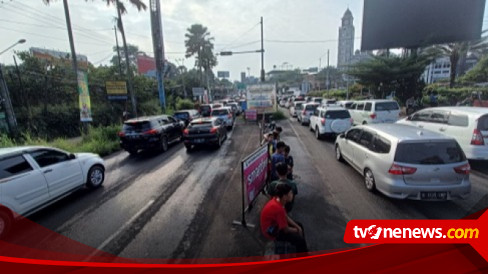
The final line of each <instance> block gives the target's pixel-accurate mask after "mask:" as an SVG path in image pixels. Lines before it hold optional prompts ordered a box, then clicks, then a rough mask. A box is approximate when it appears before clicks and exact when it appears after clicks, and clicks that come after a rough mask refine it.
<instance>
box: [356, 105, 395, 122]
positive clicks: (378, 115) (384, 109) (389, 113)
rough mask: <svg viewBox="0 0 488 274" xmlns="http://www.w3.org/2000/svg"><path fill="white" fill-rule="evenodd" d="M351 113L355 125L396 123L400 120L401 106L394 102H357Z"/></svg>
mask: <svg viewBox="0 0 488 274" xmlns="http://www.w3.org/2000/svg"><path fill="white" fill-rule="evenodd" d="M349 112H350V113H351V117H352V119H353V120H354V124H355V125H366V124H381V123H395V122H396V121H398V119H399V118H400V106H399V105H398V103H397V102H396V101H393V100H365V101H357V102H354V104H352V106H351V108H350V109H349Z"/></svg>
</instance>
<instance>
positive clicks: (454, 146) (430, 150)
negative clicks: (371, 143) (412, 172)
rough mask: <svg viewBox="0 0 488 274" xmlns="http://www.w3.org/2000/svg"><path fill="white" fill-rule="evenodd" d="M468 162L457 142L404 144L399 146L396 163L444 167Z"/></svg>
mask: <svg viewBox="0 0 488 274" xmlns="http://www.w3.org/2000/svg"><path fill="white" fill-rule="evenodd" d="M465 160H466V157H465V156H464V153H463V151H462V149H461V147H460V146H459V145H458V143H457V142H456V141H454V140H453V141H425V142H404V143H400V144H398V147H397V151H396V155H395V162H399V163H406V164H416V165H442V164H452V163H459V162H463V161H465Z"/></svg>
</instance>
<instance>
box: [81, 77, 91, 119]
mask: <svg viewBox="0 0 488 274" xmlns="http://www.w3.org/2000/svg"><path fill="white" fill-rule="evenodd" d="M78 94H79V99H80V101H79V102H80V121H82V122H91V121H92V120H93V119H92V113H91V104H90V91H89V90H88V78H87V76H86V72H84V71H78Z"/></svg>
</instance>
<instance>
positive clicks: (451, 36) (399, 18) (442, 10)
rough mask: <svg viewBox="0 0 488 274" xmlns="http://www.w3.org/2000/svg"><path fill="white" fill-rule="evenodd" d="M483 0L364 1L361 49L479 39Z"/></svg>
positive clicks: (415, 45) (413, 46) (483, 8)
mask: <svg viewBox="0 0 488 274" xmlns="http://www.w3.org/2000/svg"><path fill="white" fill-rule="evenodd" d="M485 1H486V0H428V1H426V0H408V1H405V0H364V15H363V30H362V39H361V50H376V49H390V48H416V47H422V46H430V45H433V44H443V43H450V42H457V41H468V40H475V39H479V38H480V37H481V29H482V24H483V16H484V10H485Z"/></svg>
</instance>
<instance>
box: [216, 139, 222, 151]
mask: <svg viewBox="0 0 488 274" xmlns="http://www.w3.org/2000/svg"><path fill="white" fill-rule="evenodd" d="M221 146H222V138H221V137H220V136H219V140H218V141H217V145H216V146H215V148H216V149H219V148H220V147H221Z"/></svg>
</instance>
